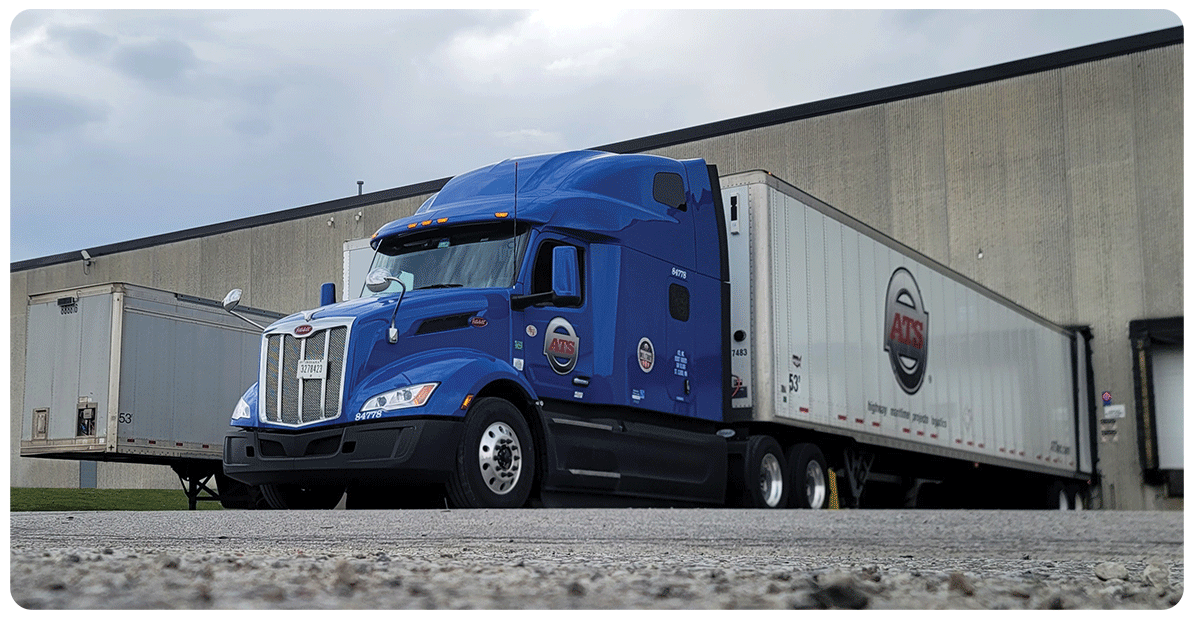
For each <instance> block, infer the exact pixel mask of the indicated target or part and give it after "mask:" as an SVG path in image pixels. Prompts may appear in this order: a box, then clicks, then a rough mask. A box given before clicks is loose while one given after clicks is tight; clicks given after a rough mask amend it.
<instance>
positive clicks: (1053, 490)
mask: <svg viewBox="0 0 1200 630" xmlns="http://www.w3.org/2000/svg"><path fill="white" fill-rule="evenodd" d="M1074 501H1075V499H1074V496H1073V494H1072V493H1071V489H1070V487H1068V486H1067V485H1066V484H1064V483H1063V482H1061V481H1055V482H1054V483H1052V484H1050V487H1049V488H1047V489H1046V508H1047V509H1050V510H1060V511H1063V512H1065V511H1067V510H1069V509H1071V504H1072V503H1074Z"/></svg>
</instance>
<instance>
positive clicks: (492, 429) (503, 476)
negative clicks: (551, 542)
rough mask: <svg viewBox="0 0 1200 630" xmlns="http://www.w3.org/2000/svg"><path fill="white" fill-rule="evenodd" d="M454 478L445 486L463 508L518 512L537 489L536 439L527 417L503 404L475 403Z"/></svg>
mask: <svg viewBox="0 0 1200 630" xmlns="http://www.w3.org/2000/svg"><path fill="white" fill-rule="evenodd" d="M465 423H466V426H465V427H464V428H463V440H462V442H460V443H459V445H458V455H457V458H456V461H455V469H454V475H453V478H452V479H451V480H450V482H449V483H448V484H447V486H446V490H447V494H448V495H449V499H450V502H451V503H452V504H453V505H454V506H455V507H460V508H518V507H521V506H522V505H525V501H526V500H527V499H529V493H530V491H531V490H532V489H533V474H534V470H535V467H534V461H535V460H534V452H533V448H534V447H533V435H532V434H531V433H530V432H529V427H528V426H527V425H526V423H525V417H524V416H522V415H521V412H520V411H518V410H517V408H516V407H514V406H513V404H512V403H510V402H508V401H507V400H503V399H501V398H484V399H482V400H477V401H476V402H475V404H474V405H472V407H471V410H470V411H468V412H467V417H466V420H465Z"/></svg>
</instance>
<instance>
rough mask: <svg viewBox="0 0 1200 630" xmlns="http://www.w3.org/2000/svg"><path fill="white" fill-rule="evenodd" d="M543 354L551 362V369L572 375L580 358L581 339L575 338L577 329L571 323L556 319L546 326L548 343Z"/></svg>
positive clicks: (543, 348) (559, 318)
mask: <svg viewBox="0 0 1200 630" xmlns="http://www.w3.org/2000/svg"><path fill="white" fill-rule="evenodd" d="M542 353H543V354H545V355H546V360H547V361H549V362H550V367H551V368H553V369H554V371H555V372H558V373H559V374H570V373H571V370H574V369H575V362H576V360H577V359H578V358H579V337H576V336H575V327H574V326H572V325H571V322H569V321H567V320H565V319H563V318H561V317H555V318H554V319H552V320H550V323H549V324H547V325H546V343H545V345H544V346H543V347H542Z"/></svg>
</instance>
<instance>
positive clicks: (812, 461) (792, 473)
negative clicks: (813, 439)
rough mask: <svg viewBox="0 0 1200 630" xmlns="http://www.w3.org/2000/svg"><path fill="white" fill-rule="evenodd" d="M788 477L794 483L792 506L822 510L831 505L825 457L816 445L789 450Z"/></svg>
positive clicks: (801, 445) (800, 445)
mask: <svg viewBox="0 0 1200 630" xmlns="http://www.w3.org/2000/svg"><path fill="white" fill-rule="evenodd" d="M787 459H788V465H789V466H790V468H789V469H788V470H789V472H788V477H789V479H790V480H791V482H792V505H795V506H796V507H799V508H803V509H809V510H820V509H822V508H825V507H826V506H828V505H829V473H828V472H827V469H826V467H825V456H824V455H822V454H821V449H819V448H817V446H816V445H814V444H796V445H794V446H792V447H791V448H789V449H788V457H787Z"/></svg>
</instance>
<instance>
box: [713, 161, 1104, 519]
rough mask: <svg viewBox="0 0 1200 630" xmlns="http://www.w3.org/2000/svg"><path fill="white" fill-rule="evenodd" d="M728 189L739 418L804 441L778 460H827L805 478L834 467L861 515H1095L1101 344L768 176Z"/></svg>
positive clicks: (725, 184)
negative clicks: (948, 511)
mask: <svg viewBox="0 0 1200 630" xmlns="http://www.w3.org/2000/svg"><path fill="white" fill-rule="evenodd" d="M721 188H722V196H723V199H722V201H723V204H724V207H725V212H726V218H727V228H728V238H729V240H728V243H729V245H728V247H729V260H730V285H731V329H732V331H731V334H732V338H733V345H732V355H733V356H732V381H733V383H732V386H733V387H734V388H735V390H736V391H735V393H734V394H733V401H732V407H733V414H734V417H735V418H737V417H739V416H740V417H741V418H742V419H744V420H745V421H746V422H749V423H752V424H757V423H760V422H761V423H772V424H775V425H779V426H780V427H787V428H789V429H795V430H798V431H799V432H800V433H799V434H798V436H802V437H791V436H789V437H787V439H786V441H784V443H787V442H792V443H795V442H807V443H810V444H813V445H815V446H817V448H818V449H819V451H820V453H817V457H816V461H817V462H818V464H819V465H818V466H813V467H812V468H813V470H811V471H810V476H811V475H821V474H822V473H823V469H824V468H825V461H824V459H825V458H826V457H827V458H828V459H829V460H830V461H829V463H830V464H834V465H835V466H837V467H838V468H839V474H838V476H839V477H840V478H841V482H842V483H843V484H846V485H848V486H849V487H848V488H843V490H842V493H843V494H845V495H846V498H847V499H848V502H850V503H854V504H858V505H890V506H904V505H907V506H913V505H928V506H946V507H950V506H964V507H965V506H992V507H1073V508H1080V507H1083V506H1084V505H1085V503H1086V500H1087V496H1088V485H1089V482H1090V481H1091V480H1092V478H1093V472H1094V470H1095V461H1094V453H1095V446H1094V444H1095V435H1094V433H1093V431H1092V429H1091V427H1092V424H1093V423H1090V422H1088V421H1087V418H1090V417H1093V416H1094V413H1095V412H1094V409H1092V408H1091V406H1090V403H1089V401H1090V400H1091V397H1090V396H1088V395H1087V392H1089V391H1090V390H1091V388H1090V383H1089V380H1090V368H1089V365H1090V364H1089V361H1090V349H1089V346H1088V343H1089V339H1090V333H1089V331H1087V330H1086V329H1082V328H1079V329H1067V328H1063V327H1061V326H1058V325H1055V324H1053V323H1051V322H1049V321H1047V320H1046V319H1044V318H1042V317H1039V316H1037V315H1036V314H1034V313H1032V312H1030V311H1028V310H1027V309H1024V308H1022V307H1020V306H1018V305H1016V304H1014V303H1013V302H1011V301H1009V300H1007V299H1005V298H1003V297H1001V296H1000V295H998V294H996V293H995V292H993V291H990V290H988V289H986V288H985V287H983V286H981V285H979V284H978V283H976V282H973V281H971V280H970V279H968V278H966V277H964V276H963V275H961V274H959V273H957V272H955V271H953V270H951V269H949V268H948V267H946V266H945V265H942V264H940V263H937V262H935V261H933V260H932V259H930V258H928V257H926V256H924V255H922V254H920V253H918V252H916V251H914V250H912V249H910V248H908V247H906V246H904V245H902V244H900V243H898V242H897V241H895V240H894V239H892V238H890V237H887V236H885V235H884V234H882V233H880V232H879V231H877V230H875V229H873V228H871V227H869V226H867V225H865V224H863V223H862V222H860V221H857V220H855V219H854V218H852V217H850V216H848V215H846V214H845V213H843V212H840V211H838V210H836V209H834V208H832V207H831V206H829V205H828V204H826V203H824V202H822V201H820V200H818V199H816V198H814V197H812V196H811V195H808V194H807V193H805V192H803V191H801V190H799V189H797V188H795V187H793V186H791V185H789V184H788V183H786V182H784V181H782V180H780V179H778V178H777V177H774V176H772V175H770V174H769V173H767V172H765V171H753V172H748V173H740V174H734V175H728V176H725V177H722V178H721ZM770 432H771V431H768V433H770ZM790 456H791V457H795V456H799V453H796V452H793V453H792V454H791V455H790ZM808 458H809V459H810V463H811V460H812V459H813V458H812V457H811V456H808ZM839 460H840V461H839ZM794 464H795V463H794V462H793V465H794ZM870 481H873V482H875V483H872V484H870V485H867V484H868V482H870ZM882 482H892V483H891V484H890V486H889V484H886V483H882ZM803 485H807V486H808V490H809V495H810V499H811V498H812V496H811V495H812V492H813V490H814V488H813V486H814V485H816V491H817V492H821V491H822V490H823V486H822V484H820V483H816V484H814V482H813V480H811V479H810V480H809V482H808V483H807V484H803ZM864 487H870V488H879V490H869V491H867V492H864V491H863V490H864ZM817 503H819V501H817Z"/></svg>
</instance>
